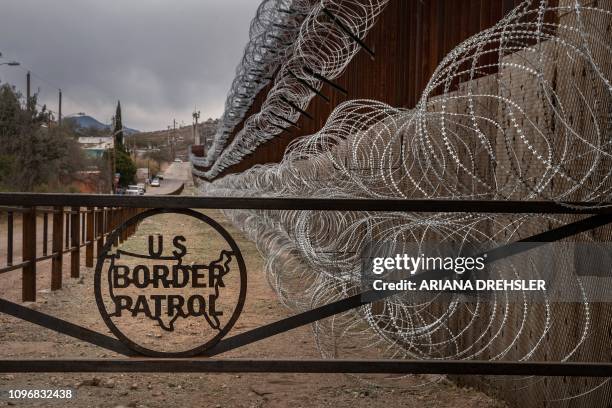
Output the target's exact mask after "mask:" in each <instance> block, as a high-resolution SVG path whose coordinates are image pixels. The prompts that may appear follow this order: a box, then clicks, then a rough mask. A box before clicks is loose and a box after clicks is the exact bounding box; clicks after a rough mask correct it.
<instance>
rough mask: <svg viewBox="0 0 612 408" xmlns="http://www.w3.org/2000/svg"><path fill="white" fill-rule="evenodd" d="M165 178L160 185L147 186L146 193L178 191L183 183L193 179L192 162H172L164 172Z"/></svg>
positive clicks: (155, 193)
mask: <svg viewBox="0 0 612 408" xmlns="http://www.w3.org/2000/svg"><path fill="white" fill-rule="evenodd" d="M163 175H164V179H163V180H161V185H160V186H159V187H151V186H148V187H147V192H146V193H145V194H146V195H157V194H170V193H172V192H174V191H176V190H177V189H178V188H179V187H180V186H181V184H183V183H186V182H188V181H189V180H190V179H191V163H189V162H182V163H172V164H170V166H169V167H168V168H167V169H166V170H165V171H164V172H163Z"/></svg>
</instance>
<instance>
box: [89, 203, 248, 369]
mask: <svg viewBox="0 0 612 408" xmlns="http://www.w3.org/2000/svg"><path fill="white" fill-rule="evenodd" d="M136 226H138V228H137V229H136ZM122 238H123V239H122ZM120 241H122V242H121V244H120V245H117V244H118V243H119V242H120ZM246 287H247V276H246V267H245V264H244V260H243V258H242V254H241V253H240V249H239V248H238V246H237V245H236V242H235V241H234V240H233V239H232V237H231V236H230V235H229V233H228V232H227V231H226V230H225V229H224V228H223V227H222V226H221V225H220V224H218V223H217V222H215V221H214V220H213V219H212V218H210V217H208V216H207V215H204V214H202V213H200V212H196V211H193V210H189V209H152V210H147V211H145V212H142V213H140V214H138V215H136V216H134V217H132V218H130V219H129V220H127V221H126V222H125V223H123V224H122V225H121V226H119V227H118V228H116V229H115V230H114V231H113V232H112V233H111V234H110V235H109V237H108V239H107V242H106V244H105V245H104V247H103V249H102V252H101V253H100V255H99V256H98V262H97V265H96V271H95V277H94V290H95V296H96V303H97V305H98V309H99V311H100V314H101V315H102V318H103V319H104V322H105V323H106V325H107V326H108V328H109V329H110V331H111V332H112V333H113V334H114V335H115V336H117V338H119V340H121V341H122V342H123V343H124V344H126V345H127V346H128V347H129V348H130V349H132V350H134V351H136V352H137V353H140V354H144V355H147V356H152V357H189V356H194V355H197V354H200V353H202V352H204V351H205V350H207V349H209V348H211V347H212V346H214V345H215V344H216V343H217V342H219V340H221V339H222V338H223V336H225V335H226V334H227V333H228V332H229V330H230V329H231V328H232V326H233V325H234V324H235V323H236V320H237V319H238V317H239V315H240V312H241V311H242V308H243V306H244V301H245V298H246Z"/></svg>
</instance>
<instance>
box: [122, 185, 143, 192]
mask: <svg viewBox="0 0 612 408" xmlns="http://www.w3.org/2000/svg"><path fill="white" fill-rule="evenodd" d="M130 190H136V191H138V194H136V195H143V194H144V193H145V192H144V188H142V186H140V185H138V184H130V185H129V186H128V188H127V191H130ZM127 191H126V194H128V193H127ZM129 195H134V194H129Z"/></svg>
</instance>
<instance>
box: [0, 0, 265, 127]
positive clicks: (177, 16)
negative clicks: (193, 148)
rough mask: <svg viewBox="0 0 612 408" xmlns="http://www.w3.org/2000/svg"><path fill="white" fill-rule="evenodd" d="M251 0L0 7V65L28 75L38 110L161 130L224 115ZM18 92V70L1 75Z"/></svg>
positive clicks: (34, 1) (18, 0) (0, 69)
mask: <svg viewBox="0 0 612 408" xmlns="http://www.w3.org/2000/svg"><path fill="white" fill-rule="evenodd" d="M259 3H260V1H259V0H53V1H43V0H0V52H2V53H3V54H4V55H3V58H2V59H0V62H7V61H8V60H13V59H14V60H17V61H19V62H21V63H22V64H23V66H24V67H25V68H27V69H30V70H31V71H32V87H33V89H34V90H37V89H38V88H40V91H41V92H40V96H41V101H42V103H47V104H48V105H49V107H50V109H51V110H54V111H55V110H56V109H57V88H60V87H61V88H62V90H63V93H64V104H63V113H64V114H65V115H66V114H71V113H76V112H85V113H87V114H89V115H91V116H94V117H95V118H96V119H98V120H100V121H102V122H105V123H109V122H110V118H111V116H112V115H113V114H114V109H115V105H116V103H117V100H118V99H120V100H121V106H122V108H123V122H124V125H125V126H128V127H131V128H136V129H139V130H156V129H165V128H166V126H167V125H168V124H171V123H172V119H173V118H176V119H177V121H178V122H179V123H180V122H181V121H183V122H184V123H185V124H189V123H191V113H192V112H193V108H194V106H197V108H198V110H200V111H201V112H202V116H201V118H202V119H204V120H205V119H207V118H208V117H218V116H220V114H221V113H222V112H223V105H224V103H225V97H226V95H227V91H228V89H229V86H230V84H231V81H232V80H233V78H234V72H235V68H236V65H237V64H238V62H239V61H240V58H241V57H242V52H243V49H244V46H245V45H246V43H247V41H248V30H249V23H250V21H251V19H252V18H253V16H254V15H255V10H256V9H257V6H258V5H259ZM0 81H2V82H10V83H13V84H14V85H16V86H17V88H18V89H20V90H21V91H22V92H23V93H25V70H24V69H23V68H17V67H8V66H0Z"/></svg>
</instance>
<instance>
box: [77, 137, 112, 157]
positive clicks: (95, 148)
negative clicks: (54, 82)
mask: <svg viewBox="0 0 612 408" xmlns="http://www.w3.org/2000/svg"><path fill="white" fill-rule="evenodd" d="M78 142H79V144H80V145H81V148H82V149H83V150H84V151H85V153H86V154H87V156H88V157H90V158H94V159H99V158H102V157H103V156H104V152H106V151H107V150H111V149H113V147H114V140H113V137H112V136H95V137H92V136H81V137H79V139H78Z"/></svg>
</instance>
